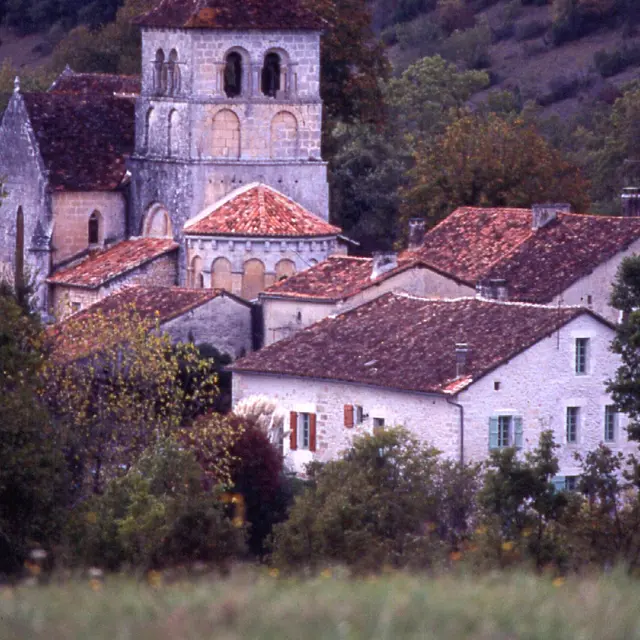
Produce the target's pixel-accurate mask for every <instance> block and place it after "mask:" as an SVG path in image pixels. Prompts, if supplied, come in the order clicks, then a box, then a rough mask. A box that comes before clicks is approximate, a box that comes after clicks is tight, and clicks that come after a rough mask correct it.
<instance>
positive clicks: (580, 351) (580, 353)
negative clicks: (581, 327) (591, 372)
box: [575, 338, 589, 375]
mask: <svg viewBox="0 0 640 640" xmlns="http://www.w3.org/2000/svg"><path fill="white" fill-rule="evenodd" d="M588 349H589V338H576V363H575V365H576V373H578V374H581V375H584V374H586V373H587V363H588Z"/></svg>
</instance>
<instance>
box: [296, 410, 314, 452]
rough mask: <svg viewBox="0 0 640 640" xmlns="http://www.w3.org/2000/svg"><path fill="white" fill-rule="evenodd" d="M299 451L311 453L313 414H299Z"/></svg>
mask: <svg viewBox="0 0 640 640" xmlns="http://www.w3.org/2000/svg"><path fill="white" fill-rule="evenodd" d="M298 441H299V444H298V449H304V450H306V451H309V448H310V445H311V414H310V413H306V412H302V411H301V412H298Z"/></svg>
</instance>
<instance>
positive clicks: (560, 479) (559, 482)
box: [551, 476, 580, 491]
mask: <svg viewBox="0 0 640 640" xmlns="http://www.w3.org/2000/svg"><path fill="white" fill-rule="evenodd" d="M579 480H580V476H554V477H553V478H551V484H553V487H554V489H555V490H556V491H577V490H578V481H579Z"/></svg>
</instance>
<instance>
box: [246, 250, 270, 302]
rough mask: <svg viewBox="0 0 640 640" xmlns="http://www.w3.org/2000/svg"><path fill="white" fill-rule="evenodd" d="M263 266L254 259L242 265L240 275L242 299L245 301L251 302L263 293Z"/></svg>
mask: <svg viewBox="0 0 640 640" xmlns="http://www.w3.org/2000/svg"><path fill="white" fill-rule="evenodd" d="M264 271H265V269H264V264H262V262H260V260H257V259H255V258H252V259H251V260H247V261H246V262H245V263H244V273H243V274H242V297H243V298H244V299H245V300H253V299H254V298H257V297H258V294H259V293H260V292H261V291H264Z"/></svg>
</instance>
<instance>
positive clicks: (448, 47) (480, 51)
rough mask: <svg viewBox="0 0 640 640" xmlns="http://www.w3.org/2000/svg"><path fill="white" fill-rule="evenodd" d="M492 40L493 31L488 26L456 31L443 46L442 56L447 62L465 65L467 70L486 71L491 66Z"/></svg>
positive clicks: (481, 25) (480, 25) (482, 25)
mask: <svg viewBox="0 0 640 640" xmlns="http://www.w3.org/2000/svg"><path fill="white" fill-rule="evenodd" d="M491 38H492V34H491V29H490V28H489V26H488V25H487V24H479V25H478V26H477V27H474V28H473V29H467V30H466V31H456V32H455V33H453V34H451V36H449V38H448V39H447V40H446V42H445V43H444V44H443V46H442V55H443V57H444V58H445V59H446V60H450V61H452V62H462V63H464V65H465V67H466V68H467V69H486V68H487V67H490V66H491V58H490V56H489V45H490V44H491Z"/></svg>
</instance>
